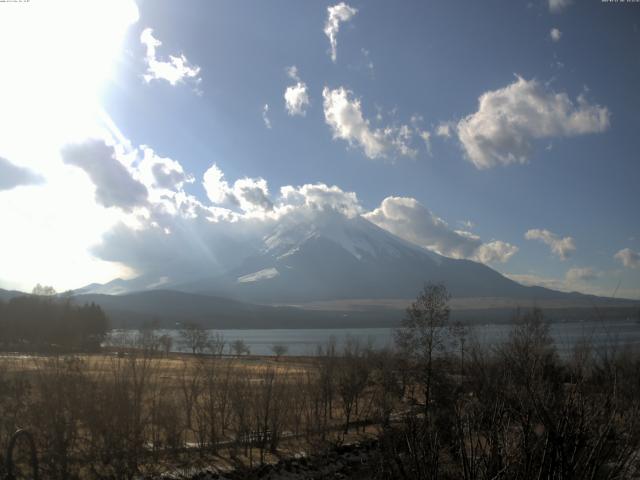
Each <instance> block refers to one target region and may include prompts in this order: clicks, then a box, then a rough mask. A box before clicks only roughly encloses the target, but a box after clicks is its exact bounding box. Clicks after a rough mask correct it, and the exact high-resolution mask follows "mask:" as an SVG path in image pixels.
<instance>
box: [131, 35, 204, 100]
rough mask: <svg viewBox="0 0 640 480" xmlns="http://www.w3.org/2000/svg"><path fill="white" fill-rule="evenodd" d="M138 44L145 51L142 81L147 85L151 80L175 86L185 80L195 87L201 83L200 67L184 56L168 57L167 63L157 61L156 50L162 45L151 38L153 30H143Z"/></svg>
mask: <svg viewBox="0 0 640 480" xmlns="http://www.w3.org/2000/svg"><path fill="white" fill-rule="evenodd" d="M140 42H141V43H142V44H143V45H145V46H146V49H147V52H146V55H145V62H146V64H147V73H145V75H144V80H145V81H146V82H147V83H149V82H151V81H152V80H166V81H167V82H169V83H170V84H171V85H173V86H175V85H177V84H179V83H184V82H185V81H186V80H190V81H192V82H193V83H194V84H195V85H198V84H199V83H200V82H201V80H202V79H201V77H200V76H199V75H200V67H199V66H197V65H192V64H191V63H190V62H189V60H187V57H185V56H184V54H180V56H175V55H169V61H162V60H159V59H158V57H157V56H156V49H157V48H158V47H159V46H160V45H162V42H161V41H160V40H158V39H157V38H155V37H154V36H153V29H151V28H145V29H144V30H143V31H142V34H140ZM196 91H198V90H196Z"/></svg>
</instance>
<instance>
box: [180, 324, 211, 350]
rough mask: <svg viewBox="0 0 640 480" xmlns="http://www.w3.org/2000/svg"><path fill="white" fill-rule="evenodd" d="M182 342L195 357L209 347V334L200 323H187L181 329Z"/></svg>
mask: <svg viewBox="0 0 640 480" xmlns="http://www.w3.org/2000/svg"><path fill="white" fill-rule="evenodd" d="M180 341H181V343H182V346H183V348H185V349H187V350H191V353H193V354H194V355H196V354H201V353H203V352H204V351H205V349H206V348H207V346H208V345H209V332H208V331H207V330H205V329H204V328H203V327H202V325H200V324H198V323H185V324H183V326H182V328H181V329H180Z"/></svg>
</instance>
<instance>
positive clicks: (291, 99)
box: [284, 65, 309, 116]
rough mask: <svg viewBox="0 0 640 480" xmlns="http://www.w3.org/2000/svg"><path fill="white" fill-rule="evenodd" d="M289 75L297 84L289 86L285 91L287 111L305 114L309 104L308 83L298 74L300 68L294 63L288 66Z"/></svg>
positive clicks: (294, 113)
mask: <svg viewBox="0 0 640 480" xmlns="http://www.w3.org/2000/svg"><path fill="white" fill-rule="evenodd" d="M287 75H288V76H289V77H290V78H291V79H292V80H294V81H295V82H296V84H295V85H291V86H289V87H287V89H286V90H285V92H284V102H285V106H286V108H287V113H288V114H289V115H291V116H294V115H301V116H304V115H305V114H306V113H307V112H306V109H307V107H308V106H309V94H308V93H307V84H306V83H305V82H303V81H302V80H301V79H300V77H299V76H298V68H297V67H296V66H295V65H293V66H291V67H289V68H287Z"/></svg>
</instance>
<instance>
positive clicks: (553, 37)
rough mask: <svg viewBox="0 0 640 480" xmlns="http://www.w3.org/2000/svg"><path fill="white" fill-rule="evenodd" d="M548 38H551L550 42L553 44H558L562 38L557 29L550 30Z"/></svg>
mask: <svg viewBox="0 0 640 480" xmlns="http://www.w3.org/2000/svg"><path fill="white" fill-rule="evenodd" d="M549 36H550V37H551V40H553V41H554V42H559V41H560V38H562V32H561V31H560V30H558V29H557V28H552V29H551V31H550V32H549Z"/></svg>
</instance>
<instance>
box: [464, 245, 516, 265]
mask: <svg viewBox="0 0 640 480" xmlns="http://www.w3.org/2000/svg"><path fill="white" fill-rule="evenodd" d="M517 252H518V247H516V246H515V245H511V244H510V243H507V242H503V241H502V240H493V241H492V242H488V243H484V244H482V245H480V246H479V247H478V248H477V249H476V251H475V253H474V255H473V257H471V258H472V259H473V260H477V261H479V262H482V263H495V262H500V263H505V262H506V261H508V260H509V259H510V258H511V257H513V256H514V255H515V254H516V253H517Z"/></svg>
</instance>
